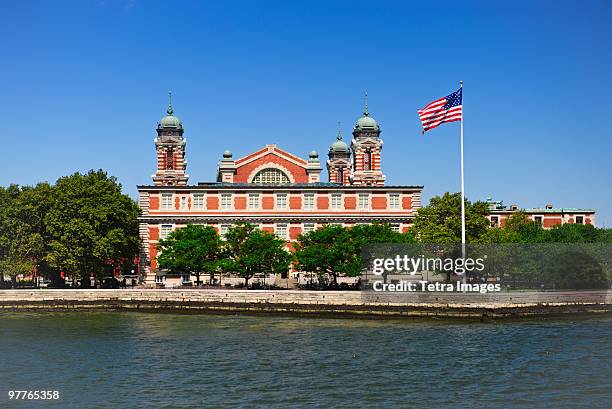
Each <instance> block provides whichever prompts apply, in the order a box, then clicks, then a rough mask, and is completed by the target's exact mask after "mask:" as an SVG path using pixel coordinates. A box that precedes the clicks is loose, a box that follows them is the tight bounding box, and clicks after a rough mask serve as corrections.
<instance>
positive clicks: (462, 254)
mask: <svg viewBox="0 0 612 409" xmlns="http://www.w3.org/2000/svg"><path fill="white" fill-rule="evenodd" d="M459 88H461V91H462V92H461V257H462V258H463V259H465V185H464V181H463V80H462V81H459ZM466 276H467V273H465V272H464V273H463V283H465V282H466Z"/></svg>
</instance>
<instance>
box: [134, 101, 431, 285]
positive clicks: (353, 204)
mask: <svg viewBox="0 0 612 409" xmlns="http://www.w3.org/2000/svg"><path fill="white" fill-rule="evenodd" d="M183 132H184V129H183V124H182V122H181V121H180V120H179V119H178V118H177V117H176V116H175V115H174V110H173V108H172V105H171V104H170V105H169V106H168V109H167V115H166V116H164V117H163V118H162V119H161V120H160V122H159V124H158V126H157V138H156V139H155V146H156V151H157V171H156V172H155V174H154V175H153V185H146V186H138V191H139V194H140V207H141V210H142V216H141V217H140V235H141V240H142V244H143V252H142V259H143V265H144V266H145V268H144V274H145V282H146V283H147V284H153V283H154V282H155V280H157V281H158V282H159V281H161V280H164V277H163V273H162V274H156V273H157V265H156V256H157V242H158V240H159V239H160V238H163V237H165V236H167V235H168V234H169V233H170V232H171V231H172V230H174V229H177V228H180V227H182V226H185V225H187V224H192V223H193V224H207V225H211V226H214V227H215V228H216V229H217V231H219V233H220V234H221V235H223V234H224V233H225V232H226V231H227V229H228V228H229V227H230V226H231V225H232V224H235V223H238V222H249V223H253V224H255V225H256V226H258V227H259V228H261V229H262V230H266V231H270V232H273V233H275V234H277V235H278V236H280V237H282V238H284V239H285V240H286V241H287V243H288V247H289V243H290V242H291V241H294V240H295V239H296V238H297V236H298V235H299V234H301V233H304V232H308V231H311V230H314V229H316V228H318V227H320V226H323V225H325V224H339V225H343V226H353V225H355V224H360V223H374V222H385V223H389V224H390V225H391V226H392V227H393V228H395V229H397V230H398V231H406V230H407V229H408V226H409V225H410V224H411V223H412V219H413V217H414V215H415V213H416V210H417V209H418V208H420V207H421V191H422V189H423V186H388V185H385V175H384V174H383V173H382V167H381V151H382V147H383V142H382V140H381V139H380V133H381V130H380V126H379V125H378V123H377V122H376V121H375V120H374V118H372V117H371V116H370V114H369V112H368V107H367V103H366V107H365V109H364V113H363V116H362V117H361V118H359V119H358V120H357V122H356V123H355V126H354V128H353V132H352V135H353V138H352V141H351V145H350V147H349V145H348V144H347V143H346V142H344V141H343V140H342V137H341V135H340V132H339V133H338V136H337V138H336V141H334V142H333V143H332V144H331V146H330V148H329V151H328V159H327V162H326V167H327V174H328V178H327V181H321V172H322V168H321V163H320V160H319V157H318V154H317V152H316V151H312V152H310V154H309V157H308V159H304V158H301V157H299V156H297V155H294V154H291V153H289V152H286V151H284V150H282V149H280V148H279V147H277V146H276V145H266V146H265V147H263V148H261V149H259V150H257V151H256V152H253V153H250V154H248V155H246V156H243V157H241V158H238V159H234V158H233V155H232V153H231V152H229V151H225V152H224V153H223V156H222V158H221V159H220V161H219V167H218V173H217V178H216V181H214V182H201V183H197V184H188V181H189V175H187V174H186V173H185V170H186V166H187V162H186V161H185V146H186V144H185V139H184V137H183Z"/></svg>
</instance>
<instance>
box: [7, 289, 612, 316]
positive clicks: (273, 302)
mask: <svg viewBox="0 0 612 409" xmlns="http://www.w3.org/2000/svg"><path fill="white" fill-rule="evenodd" d="M79 310H112V311H117V310H124V311H131V310H133V311H160V312H161V311H172V312H201V313H225V314H236V313H247V314H283V315H314V316H347V317H379V318H400V317H438V318H467V319H483V318H518V317H534V316H556V315H565V314H585V313H589V314H590V313H610V312H612V291H610V290H608V291H605V290H600V291H566V292H561V291H559V292H537V291H526V292H507V293H490V294H479V293H475V294H474V293H468V294H465V293H442V292H439V293H432V292H420V293H409V294H407V293H403V294H390V293H374V292H365V291H364V292H362V291H289V290H284V291H283V290H281V291H273V290H224V289H218V290H209V289H206V290H200V289H167V290H166V289H164V290H154V289H121V290H78V289H74V290H73V289H70V290H55V289H40V290H0V311H79Z"/></svg>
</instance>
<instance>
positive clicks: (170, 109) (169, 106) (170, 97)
mask: <svg viewBox="0 0 612 409" xmlns="http://www.w3.org/2000/svg"><path fill="white" fill-rule="evenodd" d="M166 112H167V113H168V115H172V114H173V113H174V109H172V91H168V109H166Z"/></svg>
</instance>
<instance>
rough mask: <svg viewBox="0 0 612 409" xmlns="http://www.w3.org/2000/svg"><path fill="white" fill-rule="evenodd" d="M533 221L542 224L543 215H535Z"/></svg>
mask: <svg viewBox="0 0 612 409" xmlns="http://www.w3.org/2000/svg"><path fill="white" fill-rule="evenodd" d="M533 221H534V222H536V223H538V224H542V216H533Z"/></svg>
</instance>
